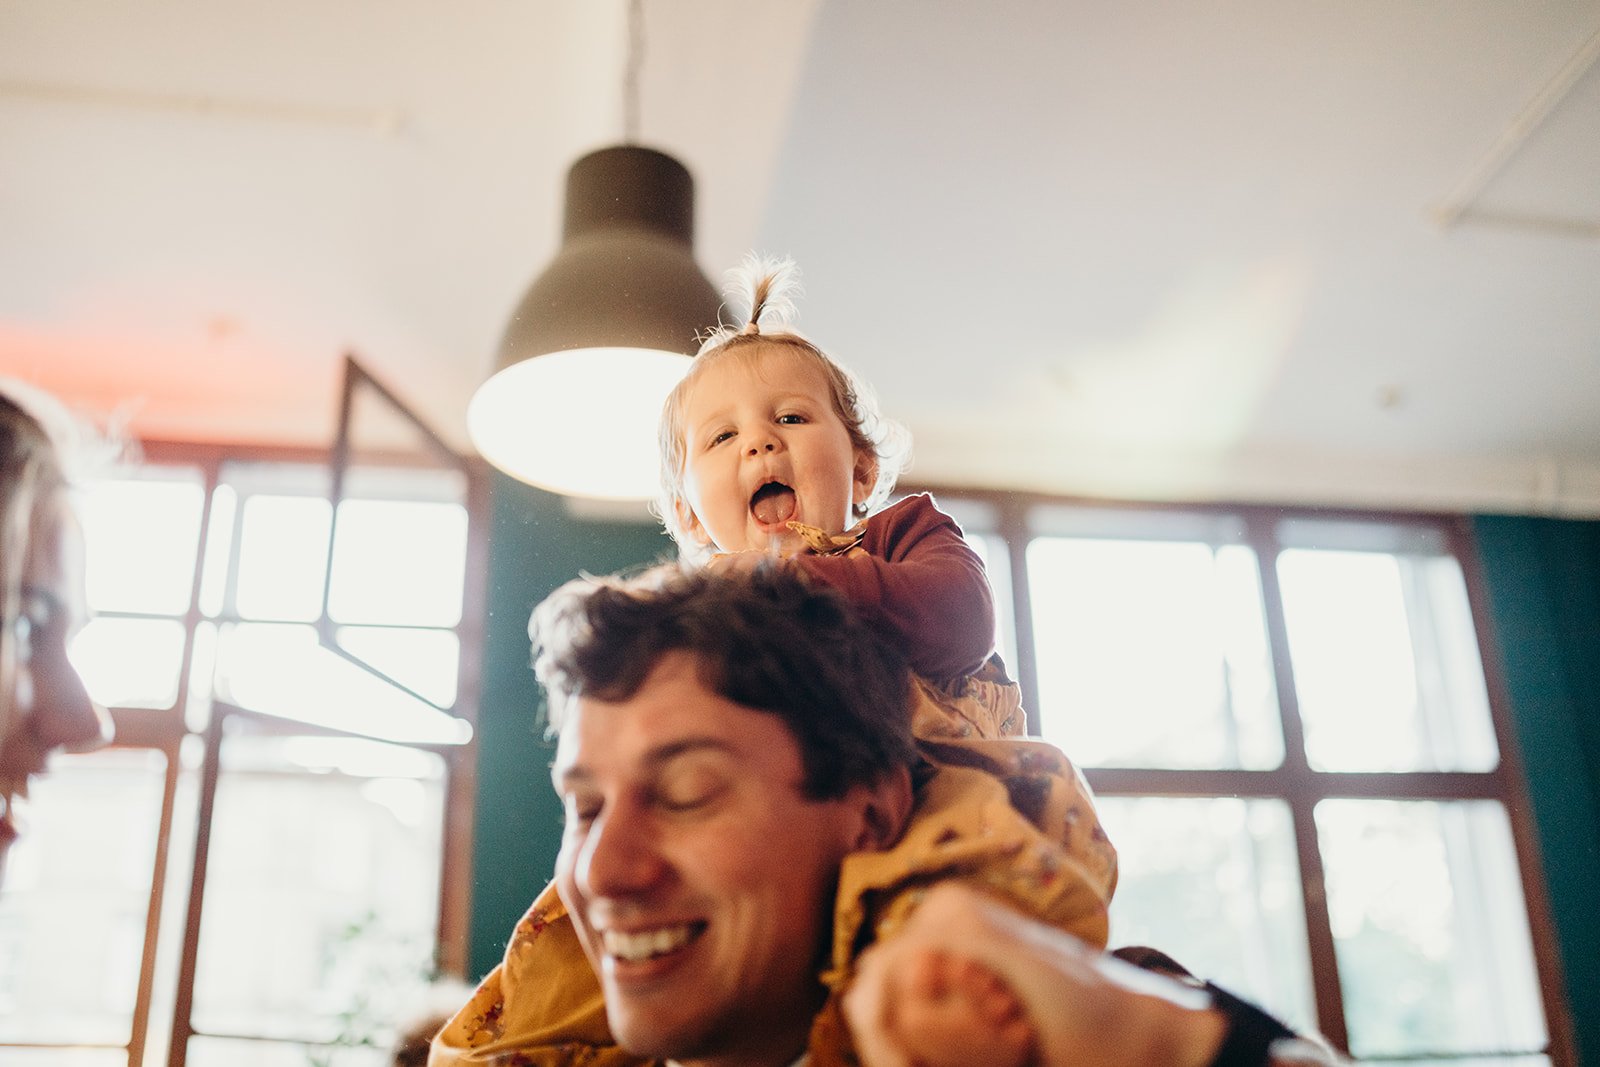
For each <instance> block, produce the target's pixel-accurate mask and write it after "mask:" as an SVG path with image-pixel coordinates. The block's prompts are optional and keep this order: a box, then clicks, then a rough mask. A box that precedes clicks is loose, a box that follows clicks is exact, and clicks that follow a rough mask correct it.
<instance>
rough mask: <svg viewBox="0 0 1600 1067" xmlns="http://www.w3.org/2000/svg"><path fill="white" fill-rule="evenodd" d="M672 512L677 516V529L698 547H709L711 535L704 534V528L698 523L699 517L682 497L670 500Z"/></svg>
mask: <svg viewBox="0 0 1600 1067" xmlns="http://www.w3.org/2000/svg"><path fill="white" fill-rule="evenodd" d="M672 510H673V511H674V512H675V513H676V514H677V516H678V529H680V530H682V531H683V532H684V533H685V534H687V535H688V536H689V537H690V539H692V540H693V541H694V542H695V543H696V544H699V545H710V544H711V535H710V534H708V533H706V528H705V526H703V525H702V524H701V522H700V517H699V516H698V515H696V514H695V513H694V508H691V507H690V506H689V502H688V501H687V500H685V499H683V497H681V496H678V497H673V498H672Z"/></svg>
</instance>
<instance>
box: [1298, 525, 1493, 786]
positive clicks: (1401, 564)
mask: <svg viewBox="0 0 1600 1067" xmlns="http://www.w3.org/2000/svg"><path fill="white" fill-rule="evenodd" d="M1278 575H1279V579H1280V582H1281V584H1282V587H1283V603H1284V616H1285V619H1286V621H1287V624H1288V631H1289V650H1290V655H1291V660H1292V663H1293V665H1294V675H1295V686H1296V689H1297V691H1298V695H1299V703H1300V715H1301V718H1302V719H1303V720H1304V722H1305V734H1306V755H1307V758H1308V759H1309V760H1310V762H1311V765H1312V766H1313V767H1315V768H1317V769H1318V770H1328V771H1414V770H1447V771H1475V770H1489V769H1491V768H1493V767H1494V766H1495V764H1496V763H1497V762H1498V759H1499V754H1498V749H1497V747H1496V745H1495V741H1494V731H1493V729H1492V727H1491V725H1490V719H1489V700H1488V694H1487V692H1486V690H1485V688H1484V682H1483V667H1482V664H1481V662H1480V660H1479V658H1478V650H1477V643H1476V641H1475V639H1474V637H1473V632H1472V615H1471V612H1470V611H1469V610H1468V607H1467V599H1466V587H1465V584H1464V582H1463V581H1462V578H1461V570H1460V567H1459V566H1458V565H1457V564H1456V562H1455V561H1454V560H1453V559H1450V558H1448V557H1435V558H1427V557H1421V556H1404V555H1395V554H1391V553H1386V552H1353V551H1327V550H1318V549H1286V550H1285V551H1283V552H1282V553H1281V554H1280V555H1279V557H1278Z"/></svg>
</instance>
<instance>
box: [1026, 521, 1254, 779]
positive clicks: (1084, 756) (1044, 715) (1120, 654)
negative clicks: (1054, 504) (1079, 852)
mask: <svg viewBox="0 0 1600 1067" xmlns="http://www.w3.org/2000/svg"><path fill="white" fill-rule="evenodd" d="M1028 573H1029V582H1030V592H1031V594H1032V601H1033V626H1034V641H1035V643H1036V646H1037V651H1038V655H1037V660H1038V674H1039V691H1040V702H1041V706H1040V709H1039V712H1040V722H1041V726H1042V732H1043V734H1044V736H1045V738H1046V739H1047V740H1050V741H1054V742H1055V743H1056V744H1058V745H1060V746H1061V747H1062V748H1063V749H1065V750H1066V752H1067V754H1068V755H1070V756H1071V757H1072V758H1073V759H1074V760H1075V761H1077V762H1078V763H1080V764H1082V765H1084V766H1144V767H1250V768H1260V767H1273V766H1276V765H1278V764H1279V763H1280V762H1281V761H1282V759H1283V740H1282V735H1281V732H1280V730H1279V727H1278V718H1277V710H1276V700H1275V697H1274V692H1275V691H1274V688H1273V683H1272V670H1271V666H1270V661H1269V659H1268V653H1267V642H1266V636H1265V628H1264V625H1263V622H1262V612H1261V593H1260V588H1259V582H1258V579H1257V573H1256V569H1255V558H1254V555H1253V554H1252V553H1251V552H1250V551H1249V549H1247V548H1244V547H1242V546H1224V547H1222V548H1219V549H1213V548H1212V547H1211V546H1210V545H1207V544H1202V543H1195V542H1167V541H1108V540H1093V539H1087V538H1061V537H1046V538H1039V539H1037V540H1035V541H1033V542H1032V543H1031V544H1029V546H1028Z"/></svg>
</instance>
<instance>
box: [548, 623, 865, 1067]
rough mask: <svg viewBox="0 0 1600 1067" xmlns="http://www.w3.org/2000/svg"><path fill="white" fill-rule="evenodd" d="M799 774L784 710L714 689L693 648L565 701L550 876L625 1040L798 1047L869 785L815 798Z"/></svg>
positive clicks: (701, 1052) (667, 1046)
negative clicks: (557, 850)
mask: <svg viewBox="0 0 1600 1067" xmlns="http://www.w3.org/2000/svg"><path fill="white" fill-rule="evenodd" d="M803 777H804V772H803V768H802V765H801V758H800V749H799V746H798V745H797V744H796V742H795V740H794V738H793V736H792V735H791V734H790V733H789V731H788V729H787V728H786V727H785V726H784V724H783V721H782V720H781V719H779V718H778V717H777V716H775V715H771V714H767V713H763V712H759V711H754V710H752V709H750V708H747V707H744V706H743V705H740V704H736V703H733V702H732V701H730V700H728V699H726V698H725V697H722V696H719V695H718V694H716V693H714V692H712V691H711V690H709V689H707V688H706V687H705V685H704V684H702V683H701V681H700V679H699V677H698V675H697V674H696V671H695V659H694V657H693V656H692V655H691V654H689V653H685V652H671V653H668V654H666V655H665V656H663V657H662V658H661V660H660V661H659V662H658V663H657V664H656V666H655V667H654V669H653V670H651V672H650V674H649V675H648V676H647V677H646V679H645V681H644V684H643V685H642V686H641V687H640V688H639V691H638V692H637V693H636V694H635V695H634V696H633V697H631V698H629V699H626V700H623V701H620V702H617V703H610V702H607V701H603V700H595V699H593V698H589V697H580V698H579V699H578V700H577V701H576V702H575V706H574V707H573V708H572V709H571V712H570V717H569V719H568V721H567V722H566V724H565V725H564V727H563V728H562V731H561V739H560V742H559V744H558V746H557V751H556V761H555V767H554V771H553V778H554V782H555V787H556V792H557V793H559V794H560V795H561V798H562V802H563V805H564V808H565V811H566V830H565V833H564V835H563V837H562V842H561V854H560V857H559V858H558V860H557V862H556V885H557V888H558V890H559V892H560V894H561V899H562V900H563V901H565V903H566V905H567V908H568V910H569V911H570V912H571V915H572V920H573V923H574V924H575V926H576V928H577V931H578V935H579V938H580V940H581V941H582V944H583V947H584V951H585V952H586V953H587V954H588V956H589V961H590V962H591V963H592V964H593V965H594V969H595V972H596V973H597V974H598V975H599V976H600V983H601V986H602V987H603V988H604V991H605V1001H606V1012H607V1016H608V1019H609V1021H610V1024H611V1030H612V1033H613V1034H614V1035H615V1036H616V1038H617V1040H618V1042H619V1043H620V1044H621V1045H623V1046H624V1047H625V1048H627V1049H629V1050H630V1051H632V1052H635V1053H638V1054H640V1055H646V1056H657V1057H670V1058H673V1059H676V1060H679V1061H683V1062H704V1063H717V1062H729V1063H732V1062H741V1061H742V1059H743V1058H744V1057H752V1056H753V1057H755V1062H765V1061H766V1059H767V1058H770V1057H777V1058H776V1059H775V1060H774V1062H777V1063H786V1062H788V1059H789V1058H792V1057H793V1056H795V1055H797V1054H798V1053H799V1052H800V1050H801V1049H802V1048H803V1047H804V1044H805V1039H806V1034H807V1031H808V1030H809V1028H810V1024H811V1019H812V1016H813V1015H814V1014H815V1012H816V1010H817V1008H818V1007H819V1006H820V1004H821V1001H822V991H821V986H820V985H819V983H818V980H817V975H818V973H819V971H820V962H821V960H822V959H823V958H824V955H825V951H826V947H827V943H828V939H829V937H830V933H831V928H832V905H833V894H834V888H835V885H836V882H837V880H838V873H839V865H840V862H841V860H842V859H843V857H844V856H845V855H846V854H847V853H848V852H851V851H853V850H855V849H856V848H858V847H861V846H863V845H864V844H868V843H870V842H869V841H868V840H867V838H866V834H867V830H866V825H867V823H868V822H869V820H868V819H867V818H866V815H865V811H866V809H867V808H868V807H869V806H870V802H869V801H868V799H867V793H868V791H867V789H866V788H865V787H857V788H856V789H854V790H852V791H851V792H850V793H849V794H847V795H846V796H845V797H844V798H842V799H840V800H831V801H813V800H808V799H806V797H805V796H804V795H803V794H802V792H801V782H802V780H803Z"/></svg>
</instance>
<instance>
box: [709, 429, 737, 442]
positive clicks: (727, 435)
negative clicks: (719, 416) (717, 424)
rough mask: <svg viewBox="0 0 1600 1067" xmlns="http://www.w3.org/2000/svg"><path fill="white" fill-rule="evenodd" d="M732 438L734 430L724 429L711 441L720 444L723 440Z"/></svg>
mask: <svg viewBox="0 0 1600 1067" xmlns="http://www.w3.org/2000/svg"><path fill="white" fill-rule="evenodd" d="M732 438H733V431H732V430H723V431H722V432H721V433H718V434H716V435H714V436H713V437H712V438H711V443H712V444H714V445H720V444H721V443H722V442H724V441H728V440H731V439H732Z"/></svg>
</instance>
